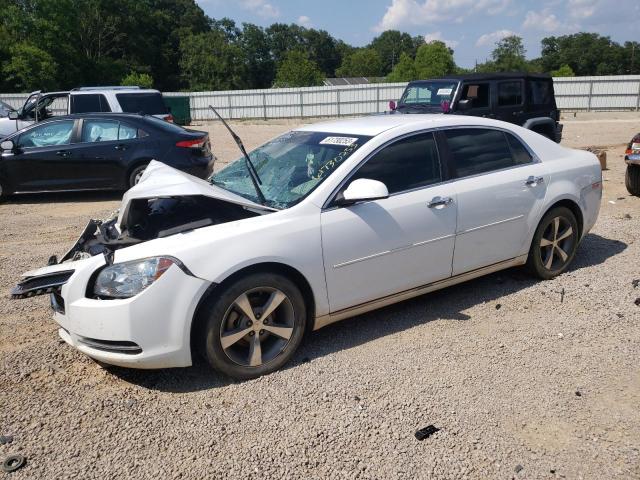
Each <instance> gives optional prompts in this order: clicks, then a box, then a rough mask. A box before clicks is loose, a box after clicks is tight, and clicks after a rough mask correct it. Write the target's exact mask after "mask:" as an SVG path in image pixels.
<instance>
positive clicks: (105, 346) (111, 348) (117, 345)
mask: <svg viewBox="0 0 640 480" xmlns="http://www.w3.org/2000/svg"><path fill="white" fill-rule="evenodd" d="M78 341H79V342H80V343H82V344H83V345H85V346H87V347H89V348H94V349H96V350H102V351H104V352H111V353H124V354H126V355H137V354H139V353H142V348H140V345H138V344H137V343H134V342H128V341H118V340H96V339H95V338H87V337H80V336H78Z"/></svg>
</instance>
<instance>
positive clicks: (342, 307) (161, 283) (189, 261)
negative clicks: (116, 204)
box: [12, 115, 602, 379]
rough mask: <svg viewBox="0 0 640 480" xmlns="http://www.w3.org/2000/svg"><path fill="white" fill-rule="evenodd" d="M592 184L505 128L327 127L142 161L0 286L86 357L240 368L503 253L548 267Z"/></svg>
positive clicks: (588, 218) (415, 120)
mask: <svg viewBox="0 0 640 480" xmlns="http://www.w3.org/2000/svg"><path fill="white" fill-rule="evenodd" d="M601 196H602V173H601V170H600V164H599V163H598V160H597V158H596V157H595V156H594V155H593V154H591V153H589V152H586V151H582V150H571V149H568V148H564V147H561V146H559V145H557V144H555V143H554V142H552V141H549V140H548V139H546V138H544V137H542V136H540V135H538V134H536V133H534V132H532V131H531V130H527V129H524V128H521V127H518V126H515V125H512V124H508V123H504V122H498V121H495V120H488V119H484V118H477V117H464V116H457V115H384V116H382V115H381V116H377V117H371V116H369V117H365V118H357V119H349V120H339V121H331V122H326V123H319V124H314V125H308V126H304V127H301V128H299V129H297V130H294V131H291V132H288V133H286V134H284V135H282V136H280V137H278V138H276V139H274V140H272V141H270V142H268V143H266V144H265V145H263V146H261V147H259V148H257V149H256V150H254V151H253V152H251V154H250V155H248V156H247V157H245V158H241V159H240V160H238V161H236V162H234V163H231V164H230V165H228V166H227V167H226V168H224V169H222V170H221V171H219V172H217V173H216V174H214V175H213V176H212V177H211V178H210V181H204V180H199V179H196V178H194V177H190V176H188V175H185V174H184V173H182V172H178V171H176V170H174V169H172V168H170V167H168V166H165V165H162V164H160V163H152V164H150V165H149V167H148V169H147V170H146V172H145V173H144V175H143V177H142V180H141V181H140V183H138V184H137V185H136V186H135V187H133V188H132V189H131V190H129V191H128V192H127V193H126V194H125V196H124V198H123V201H122V205H121V207H120V210H119V213H118V215H117V217H114V218H112V219H109V220H106V221H95V220H92V221H91V222H89V225H88V226H87V228H86V229H85V231H84V233H83V234H82V236H81V238H80V240H79V241H78V243H77V244H76V245H75V246H74V247H72V249H71V250H70V251H69V252H68V253H67V254H65V255H64V256H63V257H62V258H61V259H60V261H59V262H58V260H57V259H56V258H53V259H52V260H51V264H52V265H50V266H48V267H45V268H42V269H39V270H35V271H32V272H28V273H26V274H25V275H24V278H23V280H22V281H21V282H20V283H19V284H18V285H17V286H16V287H15V288H14V290H13V292H12V293H13V295H14V297H15V298H22V297H28V296H32V295H38V294H43V293H52V296H51V299H52V300H51V301H52V306H53V309H54V312H55V313H54V318H55V321H56V322H58V324H59V325H60V327H61V328H60V330H59V332H60V336H61V337H62V338H63V339H64V340H65V341H66V342H67V343H68V344H70V345H72V346H74V347H75V348H77V349H78V350H80V351H81V352H83V353H85V354H87V355H89V356H91V357H93V358H96V359H98V360H101V361H103V362H106V363H111V364H115V365H121V366H130V367H136V368H160V367H184V366H188V365H191V363H192V358H193V356H194V355H196V353H198V352H200V353H202V354H203V355H204V356H205V358H206V359H207V360H208V361H209V363H210V364H211V366H212V367H214V368H215V369H217V370H219V371H220V372H223V373H224V374H226V375H229V376H231V377H235V378H241V379H244V378H252V377H257V376H259V375H263V374H266V373H269V372H272V371H274V370H276V369H278V368H280V367H282V366H283V365H284V364H285V363H286V362H287V360H289V359H290V358H291V357H292V355H293V354H294V352H295V351H296V349H297V348H298V346H299V345H300V342H301V341H302V338H303V335H304V334H305V332H307V331H309V330H317V329H319V328H321V327H324V326H326V325H328V324H330V323H333V322H336V321H338V320H342V319H345V318H348V317H352V316H354V315H359V314H361V313H364V312H367V311H370V310H373V309H376V308H379V307H382V306H385V305H389V304H392V303H395V302H398V301H401V300H405V299H408V298H411V297H415V296H418V295H422V294H424V293H427V292H430V291H433V290H437V289H440V288H444V287H447V286H450V285H454V284H456V283H460V282H463V281H466V280H469V279H472V278H475V277H479V276H481V275H485V274H488V273H491V272H495V271H498V270H501V269H504V268H508V267H514V266H518V265H525V264H526V265H527V266H528V268H529V269H530V270H531V272H533V274H534V275H536V276H537V277H539V278H542V279H550V278H554V277H556V276H557V275H559V274H561V273H562V272H564V271H565V270H566V269H567V268H568V266H569V264H570V263H571V261H572V260H573V258H574V256H575V254H576V250H577V248H578V244H579V242H580V240H581V239H582V238H583V237H584V236H585V235H586V233H587V232H589V230H590V229H591V227H592V226H593V225H594V223H595V221H596V217H597V216H598V212H599V207H600V200H601ZM454 245H455V249H454ZM388 321H390V322H391V321H393V319H392V318H390V319H389V320H388Z"/></svg>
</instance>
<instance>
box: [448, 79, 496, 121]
mask: <svg viewBox="0 0 640 480" xmlns="http://www.w3.org/2000/svg"><path fill="white" fill-rule="evenodd" d="M460 100H469V102H470V103H471V105H470V107H469V108H468V109H467V110H457V111H456V113H457V114H459V115H473V116H474V117H488V118H493V117H494V114H493V111H492V110H491V82H488V81H486V82H470V83H466V82H465V83H464V84H463V85H462V93H461V94H460Z"/></svg>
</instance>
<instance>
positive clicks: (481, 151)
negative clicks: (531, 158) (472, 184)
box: [445, 128, 515, 178]
mask: <svg viewBox="0 0 640 480" xmlns="http://www.w3.org/2000/svg"><path fill="white" fill-rule="evenodd" d="M445 136H446V138H447V143H448V144H449V150H450V151H451V155H452V156H453V161H454V166H455V172H456V177H458V178H461V177H468V176H470V175H478V174H480V173H486V172H490V171H492V170H500V169H502V168H507V167H511V166H514V165H515V161H514V159H513V157H512V155H511V148H510V147H509V143H508V141H507V137H506V136H505V134H504V133H503V132H501V131H499V130H490V129H484V128H458V129H452V130H446V131H445Z"/></svg>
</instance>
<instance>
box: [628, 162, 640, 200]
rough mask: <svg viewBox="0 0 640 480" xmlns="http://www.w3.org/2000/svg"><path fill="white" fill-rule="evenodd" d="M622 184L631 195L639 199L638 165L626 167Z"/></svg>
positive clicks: (639, 169)
mask: <svg viewBox="0 0 640 480" xmlns="http://www.w3.org/2000/svg"><path fill="white" fill-rule="evenodd" d="M624 183H625V186H626V187H627V191H628V192H629V193H630V194H631V195H634V196H636V197H640V165H627V171H626V173H625V176H624Z"/></svg>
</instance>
